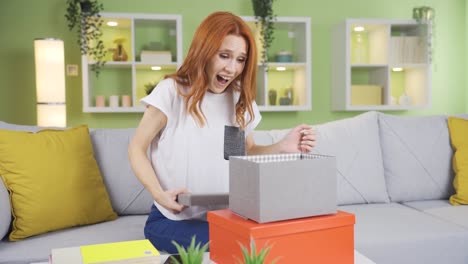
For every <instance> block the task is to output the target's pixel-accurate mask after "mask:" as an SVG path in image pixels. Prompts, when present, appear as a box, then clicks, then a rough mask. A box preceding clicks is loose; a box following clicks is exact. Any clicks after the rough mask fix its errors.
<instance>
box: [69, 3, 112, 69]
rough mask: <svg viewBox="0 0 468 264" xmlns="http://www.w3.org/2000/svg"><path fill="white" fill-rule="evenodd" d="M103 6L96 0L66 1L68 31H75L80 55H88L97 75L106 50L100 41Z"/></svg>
mask: <svg viewBox="0 0 468 264" xmlns="http://www.w3.org/2000/svg"><path fill="white" fill-rule="evenodd" d="M103 9H104V6H103V5H102V4H100V3H99V2H98V0H67V11H66V14H65V18H66V19H67V21H68V29H69V30H70V31H73V30H76V33H77V35H78V39H77V43H78V45H79V46H80V51H81V55H88V56H90V58H91V59H92V60H93V61H94V63H93V64H92V65H91V70H92V71H94V72H95V73H96V76H98V75H99V70H100V69H101V67H102V66H103V65H104V63H105V61H104V57H105V56H106V49H105V48H104V43H103V42H102V40H101V36H102V31H101V26H102V19H101V15H100V12H101V11H102V10H103Z"/></svg>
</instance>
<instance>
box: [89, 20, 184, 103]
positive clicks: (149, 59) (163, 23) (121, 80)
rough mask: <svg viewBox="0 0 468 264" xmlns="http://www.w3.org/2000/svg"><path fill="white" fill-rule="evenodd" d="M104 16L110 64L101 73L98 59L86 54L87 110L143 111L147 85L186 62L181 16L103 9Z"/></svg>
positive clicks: (107, 62) (105, 42)
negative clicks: (95, 66) (97, 69)
mask: <svg viewBox="0 0 468 264" xmlns="http://www.w3.org/2000/svg"><path fill="white" fill-rule="evenodd" d="M102 19H103V21H104V23H103V25H102V31H103V36H102V40H103V42H104V46H105V48H106V49H107V50H108V52H107V55H106V58H105V60H106V63H105V65H104V67H102V68H101V69H100V72H99V75H98V76H96V74H95V72H94V71H91V66H92V64H93V63H94V62H93V61H91V60H90V59H89V58H88V56H82V75H83V112H143V111H144V107H143V106H142V105H141V104H140V99H141V98H142V97H144V96H145V95H146V93H145V85H148V84H150V83H157V82H159V81H160V80H162V79H163V78H164V76H165V75H167V74H171V73H174V72H175V71H176V69H177V68H178V67H179V66H180V65H181V64H182V17H181V16H180V15H155V14H127V13H102ZM109 22H110V23H109ZM109 24H110V25H109ZM112 24H114V25H113V26H112ZM119 44H120V45H119ZM125 54H126V56H125Z"/></svg>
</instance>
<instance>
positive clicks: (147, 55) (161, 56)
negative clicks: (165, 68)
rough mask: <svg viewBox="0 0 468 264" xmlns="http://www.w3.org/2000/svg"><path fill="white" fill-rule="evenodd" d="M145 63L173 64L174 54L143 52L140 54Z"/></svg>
mask: <svg viewBox="0 0 468 264" xmlns="http://www.w3.org/2000/svg"><path fill="white" fill-rule="evenodd" d="M140 58H141V62H143V63H157V64H159V63H163V64H164V63H171V61H172V54H171V52H170V51H152V50H142V51H141V54H140Z"/></svg>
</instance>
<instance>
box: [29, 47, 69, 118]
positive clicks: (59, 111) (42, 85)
mask: <svg viewBox="0 0 468 264" xmlns="http://www.w3.org/2000/svg"><path fill="white" fill-rule="evenodd" d="M64 57H65V56H64V49H63V41H62V40H60V39H54V38H41V39H35V40H34V58H35V64H36V95H37V96H36V99H37V125H38V126H46V127H65V126H66V125H67V109H66V104H65V59H64Z"/></svg>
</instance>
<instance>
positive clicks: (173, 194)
mask: <svg viewBox="0 0 468 264" xmlns="http://www.w3.org/2000/svg"><path fill="white" fill-rule="evenodd" d="M187 192H188V191H187V189H185V188H181V189H174V190H167V191H164V192H162V193H161V194H160V195H159V197H158V199H157V200H156V201H157V202H158V204H160V205H162V206H163V207H164V208H166V209H167V210H169V211H171V212H172V213H174V214H177V213H180V212H181V211H182V210H183V209H184V208H185V206H183V205H181V204H179V203H177V201H176V200H177V195H178V194H180V193H187Z"/></svg>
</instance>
